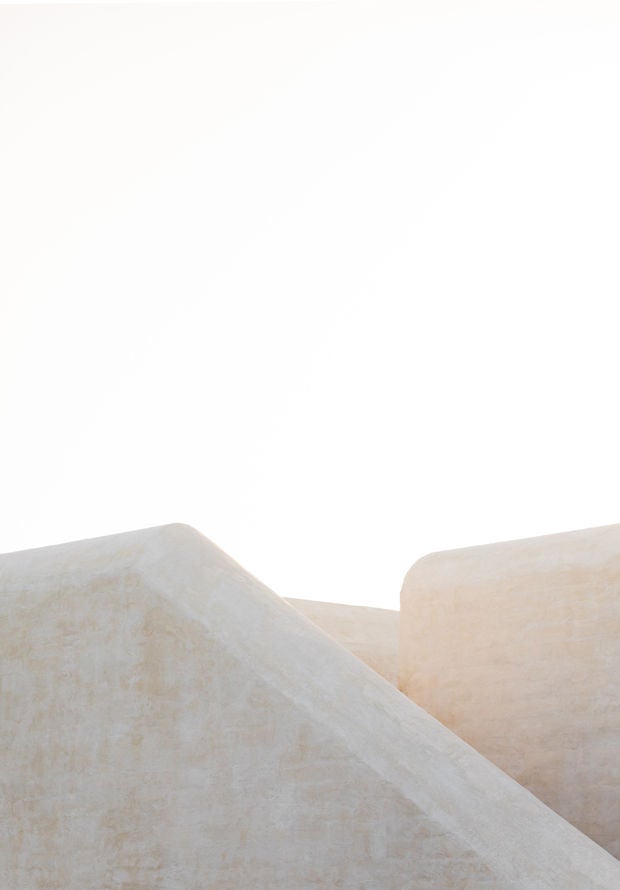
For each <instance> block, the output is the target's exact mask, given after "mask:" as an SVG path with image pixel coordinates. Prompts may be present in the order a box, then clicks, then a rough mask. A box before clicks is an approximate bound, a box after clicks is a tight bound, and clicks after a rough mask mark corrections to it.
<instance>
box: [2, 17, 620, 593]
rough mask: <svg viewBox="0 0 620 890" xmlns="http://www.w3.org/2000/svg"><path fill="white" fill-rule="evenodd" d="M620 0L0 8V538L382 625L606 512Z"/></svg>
mask: <svg viewBox="0 0 620 890" xmlns="http://www.w3.org/2000/svg"><path fill="white" fill-rule="evenodd" d="M619 48H620V6H619V5H618V4H617V3H615V2H614V3H606V4H602V3H597V2H593V0H583V2H574V3H568V2H567V3H559V2H557V3H546V2H539V3H535V4H534V3H524V2H518V3H517V2H514V3H513V2H493V3H488V4H486V3H480V2H471V3H468V4H466V3H462V2H461V3H458V4H457V3H451V4H449V3H446V2H442V0H432V2H424V3H417V2H407V3H402V4H392V3H389V2H385V0H383V2H379V3H376V4H375V3H363V4H344V3H338V2H336V3H305V2H293V3H279V4H266V3H262V2H254V3H250V4H242V3H230V4H221V5H220V4H205V5H200V6H198V5H196V6H182V5H170V6H157V5H148V4H145V5H134V6H113V5H110V6H86V5H82V6H65V7H53V6H38V7H37V6H26V5H24V6H12V7H11V6H4V7H2V8H1V9H0V419H1V436H0V469H1V477H0V551H8V550H13V549H21V548H25V547H34V546H41V545H46V544H51V543H56V542H59V541H63V540H71V539H77V538H84V537H91V536H94V535H100V534H108V533H112V532H119V531H125V530H128V529H132V528H139V527H144V526H150V525H158V524H161V523H166V522H172V521H181V522H187V523H189V524H191V525H194V526H196V527H197V528H198V529H199V530H201V531H202V532H204V533H205V534H206V535H207V536H208V537H210V538H211V539H212V540H213V541H214V542H215V543H217V544H218V545H219V546H220V547H222V548H223V549H224V550H226V551H227V552H228V553H230V555H231V556H233V557H234V558H235V559H237V560H238V561H239V562H241V563H242V564H243V565H244V566H245V567H246V568H247V569H249V570H250V571H251V572H253V573H254V574H255V575H257V576H258V577H259V578H260V579H261V580H263V581H264V582H265V583H267V584H269V585H270V586H271V587H273V588H274V589H275V590H276V591H277V592H278V593H281V594H282V595H283V596H300V597H307V598H310V599H325V600H335V601H341V602H351V603H361V604H369V605H377V606H385V607H389V608H396V607H397V606H398V595H399V588H400V584H401V580H402V577H403V575H404V573H405V571H406V570H407V569H408V567H409V565H410V564H411V563H412V562H413V561H414V560H415V559H417V558H418V557H420V556H422V555H423V554H424V553H426V552H428V551H431V550H438V549H445V548H451V547H459V546H467V545H470V544H476V543H486V542H488V541H492V540H502V539H509V538H514V537H524V536H529V535H537V534H544V533H548V532H554V531H563V530H566V529H571V528H580V527H586V526H592V525H602V524H606V523H612V522H618V521H620V474H619V457H620V450H619V444H620V436H619V433H620V421H619V399H618V393H619V387H618V383H619V372H620V348H619V345H620V327H619V323H618V319H619V313H618V304H619V298H620V265H619V257H620V251H619V247H620V49H619Z"/></svg>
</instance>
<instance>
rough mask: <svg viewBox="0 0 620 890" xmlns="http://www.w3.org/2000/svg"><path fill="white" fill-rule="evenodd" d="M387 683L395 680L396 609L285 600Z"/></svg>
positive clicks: (396, 668) (396, 652) (396, 660)
mask: <svg viewBox="0 0 620 890" xmlns="http://www.w3.org/2000/svg"><path fill="white" fill-rule="evenodd" d="M287 602H289V603H290V604H291V606H294V607H295V608H296V609H297V610H298V611H300V612H301V613H302V614H303V615H305V616H306V618H309V619H310V620H311V621H313V622H314V623H315V624H316V625H318V627H320V628H321V630H323V631H325V633H327V634H329V636H330V637H332V638H333V639H334V640H336V642H337V643H340V645H341V646H344V648H345V649H348V650H349V652H352V653H353V655H356V656H357V657H358V658H361V659H362V661H364V662H365V663H366V664H367V665H368V666H369V667H371V668H372V669H373V670H374V671H376V672H377V673H378V674H381V676H382V677H385V679H386V680H389V682H390V683H394V684H396V683H397V682H398V612H397V611H395V610H393V609H372V608H367V607H365V606H348V605H343V604H341V603H322V602H318V601H315V600H300V599H289V600H287Z"/></svg>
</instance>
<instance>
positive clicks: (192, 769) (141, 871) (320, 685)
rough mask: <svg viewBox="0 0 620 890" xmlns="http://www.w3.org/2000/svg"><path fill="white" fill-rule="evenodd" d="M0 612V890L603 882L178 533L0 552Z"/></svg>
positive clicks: (566, 845)
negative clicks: (3, 888) (7, 889)
mask: <svg viewBox="0 0 620 890" xmlns="http://www.w3.org/2000/svg"><path fill="white" fill-rule="evenodd" d="M0 609H1V613H2V614H1V622H0V628H1V630H0V635H1V642H0V653H1V660H2V664H1V675H0V676H1V679H2V690H3V693H2V723H1V724H0V734H1V735H0V750H2V752H3V757H2V761H1V772H0V781H1V783H2V787H3V791H4V794H3V798H2V803H1V804H0V808H1V809H0V875H1V876H2V885H3V886H7V887H9V886H10V887H11V888H12V890H43V888H44V890H60V888H62V890H84V888H85V887H89V888H90V887H92V888H95V887H96V888H125V890H147V888H148V890H180V888H182V890H204V888H218V890H243V888H252V890H262V888H264V890H279V888H282V890H305V888H317V887H330V888H331V887H341V888H356V890H359V888H367V890H378V888H381V890H392V888H393V890H402V888H404V887H407V888H416V890H430V888H433V890H454V888H459V890H460V888H476V890H482V888H489V890H491V888H493V890H508V888H523V890H526V888H527V890H543V888H553V890H558V888H562V890H594V888H599V890H612V888H613V890H617V888H618V887H619V886H620V863H618V862H617V861H616V860H614V859H613V858H612V857H611V856H609V854H607V853H606V852H604V851H603V850H602V849H601V848H599V847H597V846H596V844H594V843H593V842H591V841H590V840H588V839H587V838H585V837H584V836H583V835H581V834H580V833H579V832H578V831H577V830H576V829H574V828H572V827H571V826H570V825H568V823H566V822H564V821H563V820H562V819H561V818H560V817H558V816H557V815H556V814H554V813H553V812H551V811H550V810H549V809H547V808H546V807H545V806H544V805H543V804H542V803H540V802H539V801H538V800H536V799H535V798H534V797H533V796H532V795H531V794H529V793H528V792H527V791H525V790H524V789H522V788H521V787H520V786H519V785H517V784H516V783H515V782H514V781H513V780H511V779H510V778H508V777H507V776H506V775H504V774H503V773H502V772H500V771H499V770H498V769H497V768H496V767H494V766H492V765H491V764H490V763H488V762H487V761H486V760H485V759H484V758H483V757H482V756H481V755H479V754H477V753H476V752H475V751H474V750H473V749H471V748H470V747H468V746H467V745H466V744H465V743H464V742H462V741H460V740H459V739H458V738H457V737H456V736H454V735H452V734H451V733H450V732H449V731H448V730H446V729H445V728H444V727H443V726H441V724H439V723H437V722H436V721H435V720H434V719H432V718H431V717H430V716H428V715H427V714H426V713H425V712H423V711H422V710H421V709H420V708H418V707H417V706H416V705H415V704H413V703H412V702H411V701H409V700H407V699H406V698H405V697H404V696H403V695H401V694H400V693H399V692H397V691H396V690H395V689H394V688H392V687H391V686H390V684H389V683H387V682H386V681H384V680H383V679H382V678H381V677H379V676H378V675H376V674H375V673H374V672H373V671H372V670H370V669H369V668H367V667H366V666H365V665H364V664H362V663H361V662H360V661H359V660H358V659H356V658H355V657H353V656H352V655H350V654H349V653H347V652H345V651H344V650H343V649H341V648H340V647H339V646H337V645H335V644H334V643H333V642H332V641H331V640H329V639H328V638H327V637H326V636H325V635H324V634H322V633H321V632H320V631H319V630H318V629H317V628H316V627H314V626H313V625H312V624H311V623H310V622H309V621H307V620H306V619H305V618H304V617H303V616H301V615H299V614H298V613H297V612H296V611H295V610H294V609H293V608H292V607H291V606H288V605H287V604H286V603H284V602H283V601H282V600H281V599H279V598H278V597H277V596H275V594H273V593H271V592H270V591H269V590H267V589H266V588H265V587H263V586H262V585H261V584H260V583H259V582H258V581H256V580H255V579H254V578H252V577H251V576H250V575H248V574H247V573H246V572H245V571H244V570H243V569H242V568H240V567H239V566H238V565H237V564H235V563H234V562H233V561H232V560H230V559H229V558H228V557H227V556H226V555H225V554H223V553H222V552H221V551H220V550H218V549H217V548H216V547H214V546H213V545H212V544H210V543H209V542H208V541H207V540H205V539H204V538H203V537H202V536H201V535H200V534H198V533H197V532H195V531H194V530H192V529H190V528H188V527H186V526H181V525H173V526H165V527H162V528H156V529H149V530H146V531H140V532H131V533H128V534H124V535H118V536H113V537H108V538H101V539H95V540H91V541H83V542H79V543H75V544H67V545H62V546H58V547H49V548H44V549H42V550H35V551H27V552H24V553H18V554H10V555H8V556H5V557H2V558H0Z"/></svg>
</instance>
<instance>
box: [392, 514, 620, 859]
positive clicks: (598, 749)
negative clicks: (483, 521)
mask: <svg viewBox="0 0 620 890" xmlns="http://www.w3.org/2000/svg"><path fill="white" fill-rule="evenodd" d="M400 686H401V689H402V690H403V691H404V692H405V693H406V694H407V695H409V696H410V697H411V698H412V699H414V700H415V701H416V702H417V703H418V704H419V705H421V706H422V707H423V708H426V709H427V710H428V711H429V712H430V713H431V714H433V715H434V716H435V717H437V718H438V719H439V720H441V721H442V723H444V724H445V725H446V726H448V727H450V728H451V729H453V730H454V731H455V732H456V733H458V735H459V736H461V737H462V738H463V739H465V740H466V741H467V742H470V743H471V744H472V745H473V746H474V747H475V748H476V749H477V750H479V751H480V752H481V753H483V754H484V755H485V756H487V757H488V758H489V759H490V760H492V761H493V762H494V763H496V764H498V765H499V766H500V767H501V768H502V769H504V770H506V771H507V772H508V773H509V774H510V775H511V776H513V777H514V778H515V779H517V781H519V782H520V783H522V784H523V785H525V786H526V787H527V788H529V789H531V790H532V791H533V792H534V794H536V795H537V796H538V797H540V798H541V800H543V801H545V802H546V803H547V804H549V806H551V807H553V809H554V810H556V811H557V812H558V813H560V814H561V815H562V816H564V817H565V818H566V819H568V820H569V821H570V822H572V823H573V824H574V825H576V826H577V827H578V828H580V829H581V830H582V831H584V832H586V833H587V834H588V835H589V836H590V837H592V838H594V839H595V840H596V841H597V842H598V843H600V844H602V845H603V846H604V847H606V848H607V849H608V850H610V851H611V852H612V853H614V854H615V855H616V856H620V525H615V526H609V527H606V528H595V529H588V530H586V531H577V532H570V533H567V534H559V535H552V536H548V537H540V538H532V539H528V540H522V541H512V542H509V543H503V544H492V545H489V546H483V547H472V548H468V549H463V550H455V551H451V552H445V553H433V554H431V555H430V556H426V557H424V558H423V559H421V560H420V561H419V562H417V563H416V564H415V565H414V566H413V568H412V569H411V570H410V572H409V574H408V575H407V578H406V580H405V583H404V586H403V590H402V597H401V644H400Z"/></svg>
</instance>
